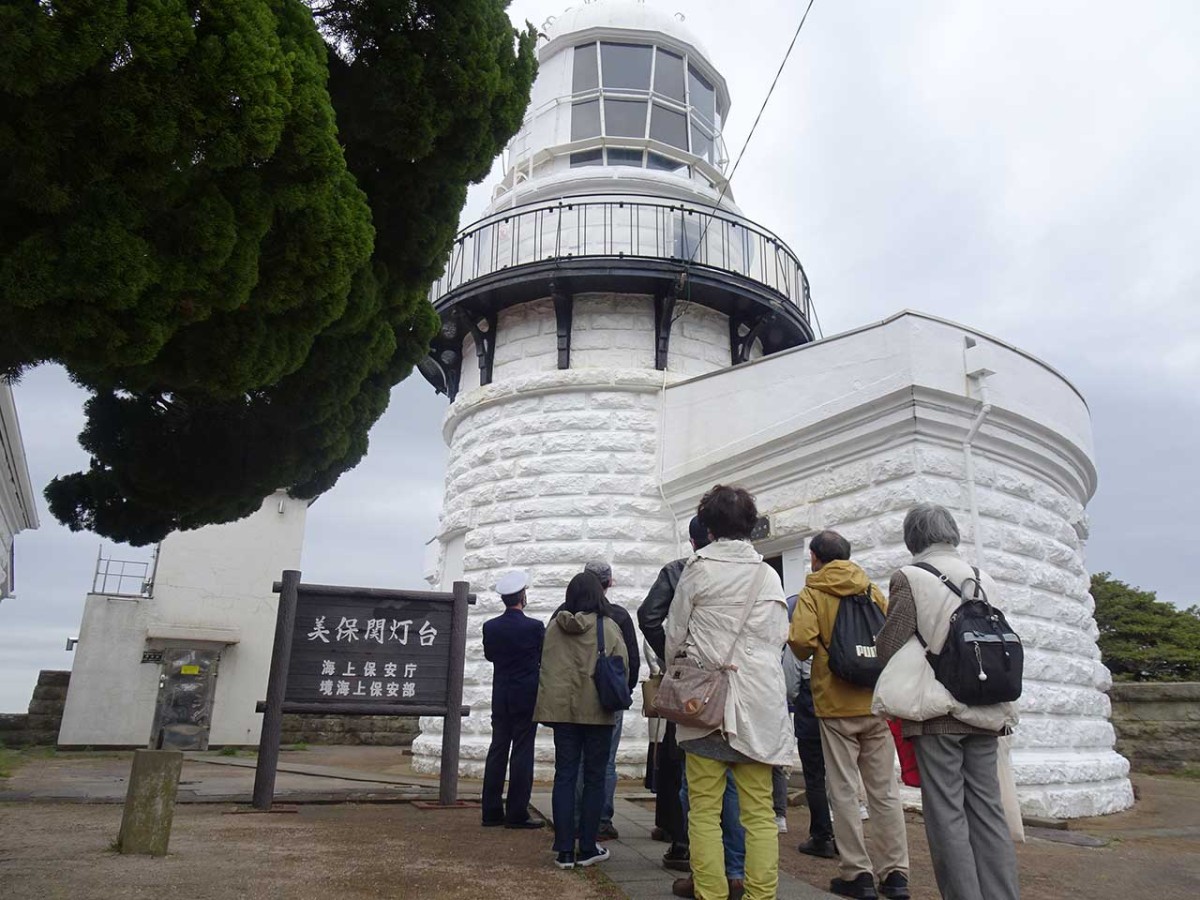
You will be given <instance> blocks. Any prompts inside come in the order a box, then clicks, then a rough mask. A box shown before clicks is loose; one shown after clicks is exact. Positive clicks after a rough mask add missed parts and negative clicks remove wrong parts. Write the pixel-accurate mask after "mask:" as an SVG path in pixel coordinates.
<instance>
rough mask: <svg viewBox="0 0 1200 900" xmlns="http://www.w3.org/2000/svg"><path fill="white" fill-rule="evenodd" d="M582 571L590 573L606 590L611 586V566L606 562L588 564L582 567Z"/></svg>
mask: <svg viewBox="0 0 1200 900" xmlns="http://www.w3.org/2000/svg"><path fill="white" fill-rule="evenodd" d="M583 571H585V572H591V573H592V574H593V575H595V576H596V577H597V578H599V579H600V583H601V584H602V585H604V586H605V587H606V588H607V587H608V586H609V585H610V584H612V566H610V565H609V564H608V563H606V562H599V561H597V562H590V563H588V564H587V565H586V566H584V567H583Z"/></svg>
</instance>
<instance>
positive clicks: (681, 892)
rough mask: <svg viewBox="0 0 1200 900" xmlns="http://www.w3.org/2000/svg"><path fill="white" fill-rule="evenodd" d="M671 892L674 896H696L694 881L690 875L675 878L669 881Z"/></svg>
mask: <svg viewBox="0 0 1200 900" xmlns="http://www.w3.org/2000/svg"><path fill="white" fill-rule="evenodd" d="M671 893H672V894H674V895H675V896H676V897H691V898H694V897H695V896H696V882H695V881H693V880H692V876H691V875H689V876H688V877H687V878H676V879H675V880H674V881H673V882H672V883H671Z"/></svg>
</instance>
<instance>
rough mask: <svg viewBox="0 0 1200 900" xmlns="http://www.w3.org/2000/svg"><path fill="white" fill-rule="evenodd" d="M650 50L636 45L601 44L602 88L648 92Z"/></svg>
mask: <svg viewBox="0 0 1200 900" xmlns="http://www.w3.org/2000/svg"><path fill="white" fill-rule="evenodd" d="M650 50H651V48H650V47H646V46H640V45H638V44H608V43H603V44H601V45H600V61H601V62H602V63H603V64H604V86H605V87H606V88H625V89H632V90H638V91H648V90H650Z"/></svg>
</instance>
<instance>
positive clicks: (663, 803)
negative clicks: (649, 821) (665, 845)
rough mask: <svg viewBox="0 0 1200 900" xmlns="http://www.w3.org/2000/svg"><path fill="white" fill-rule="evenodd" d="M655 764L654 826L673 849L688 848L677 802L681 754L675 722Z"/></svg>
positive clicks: (671, 725)
mask: <svg viewBox="0 0 1200 900" xmlns="http://www.w3.org/2000/svg"><path fill="white" fill-rule="evenodd" d="M655 761H656V762H657V763H658V770H657V772H656V773H655V776H654V777H655V784H654V789H655V792H656V793H655V795H654V824H655V825H657V826H658V827H659V828H661V829H662V830H663V831H665V832H666V833H667V834H669V835H670V836H671V843H672V844H673V845H674V846H677V847H686V846H687V845H688V832H687V817H686V816H684V814H683V804H682V803H681V802H680V800H679V789H680V788H681V787H682V786H683V753H682V751H680V749H679V745H678V744H677V743H676V742H675V723H674V722H668V723H667V727H666V734H665V736H664V737H663V740H662V743H661V744H659V745H658V753H657V756H656V759H655Z"/></svg>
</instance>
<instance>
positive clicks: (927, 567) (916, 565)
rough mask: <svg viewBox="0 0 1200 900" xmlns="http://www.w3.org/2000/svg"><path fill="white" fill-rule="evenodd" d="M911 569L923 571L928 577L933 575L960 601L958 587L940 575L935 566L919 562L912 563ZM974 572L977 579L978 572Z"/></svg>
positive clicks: (960, 592)
mask: <svg viewBox="0 0 1200 900" xmlns="http://www.w3.org/2000/svg"><path fill="white" fill-rule="evenodd" d="M913 568H914V569H923V570H924V571H926V572H928V573H929V574H930V575H933V576H934V577H935V578H937V580H938V581H940V582H941V583H942V584H944V585H945V586H946V587H947V588H949V589H950V591H951V593H953V594H954V595H955V596H957V597H958V598H959V599H960V600H961V599H962V591H961V590H959V589H958V587H957V586H956V585H955V584H954V583H953V582H952V581H951V580H950V579H949V578H947V577H946V576H945V575H943V574H942V573H941V570H939V569H938V568H937V567H936V566H932V565H930V564H929V563H927V562H919V563H913ZM974 572H975V575H976V577H978V576H979V570H978V569H975V570H974Z"/></svg>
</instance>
